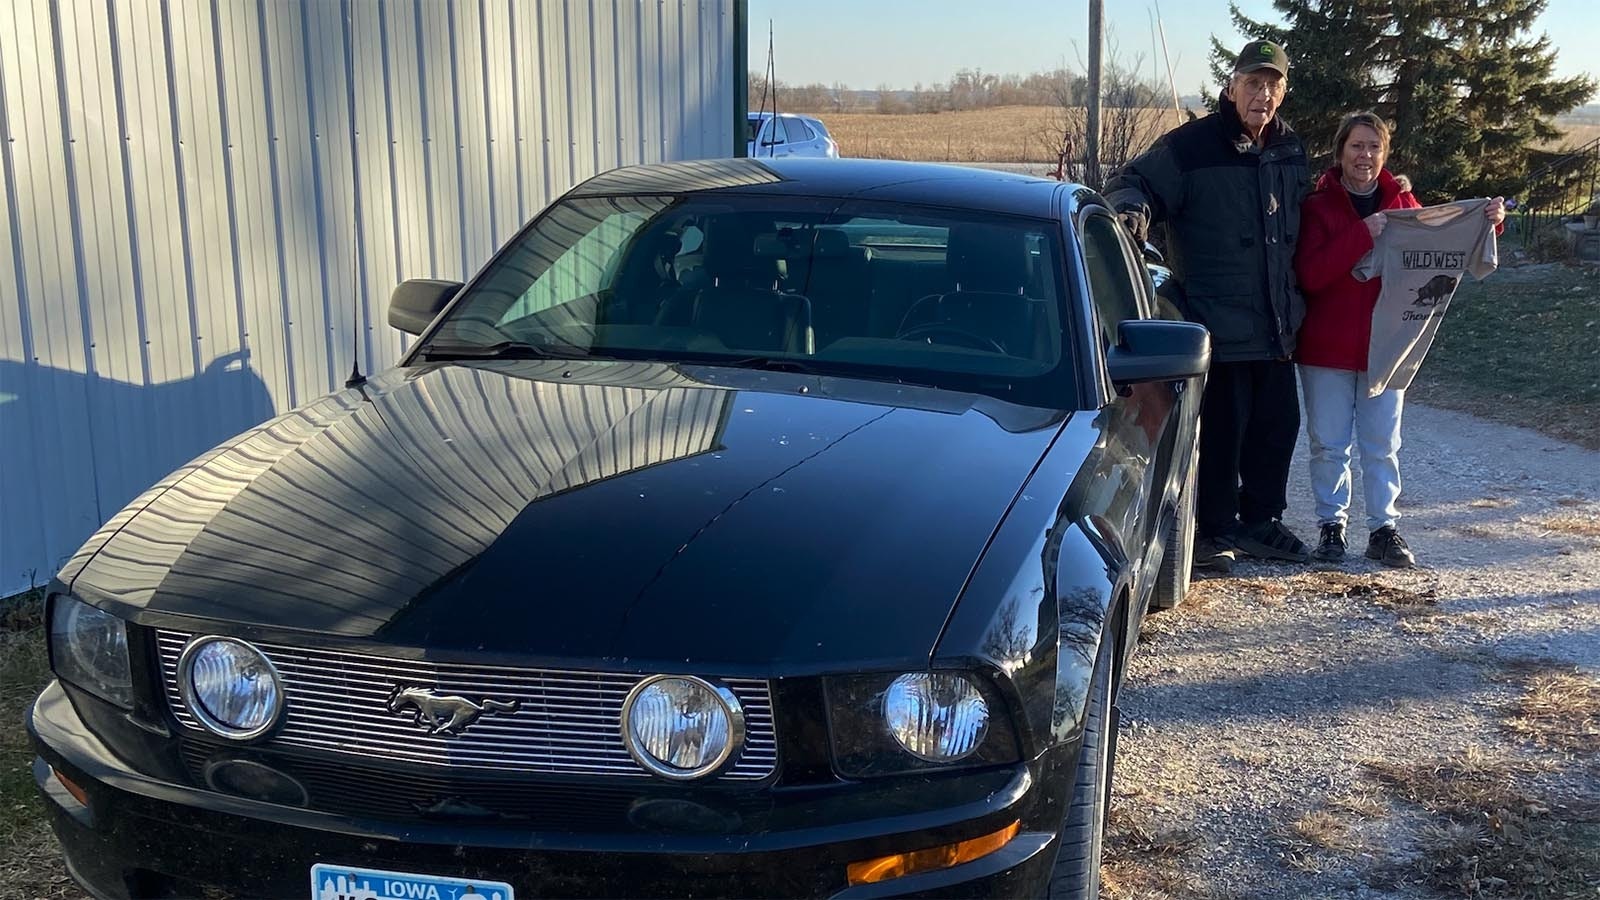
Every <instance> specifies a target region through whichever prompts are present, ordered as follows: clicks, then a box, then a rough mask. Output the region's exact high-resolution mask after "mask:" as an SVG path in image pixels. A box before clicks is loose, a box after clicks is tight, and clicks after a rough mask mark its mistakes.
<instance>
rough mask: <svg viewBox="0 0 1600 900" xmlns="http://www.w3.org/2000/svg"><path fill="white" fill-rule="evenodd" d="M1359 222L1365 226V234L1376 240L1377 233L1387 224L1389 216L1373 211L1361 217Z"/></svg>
mask: <svg viewBox="0 0 1600 900" xmlns="http://www.w3.org/2000/svg"><path fill="white" fill-rule="evenodd" d="M1361 224H1363V225H1365V226H1367V234H1369V235H1371V236H1372V239H1373V240H1377V239H1378V235H1380V234H1383V226H1385V225H1387V224H1389V217H1388V216H1386V215H1384V214H1383V213H1381V212H1380V213H1373V214H1372V215H1370V216H1367V217H1366V218H1365V219H1362V220H1361Z"/></svg>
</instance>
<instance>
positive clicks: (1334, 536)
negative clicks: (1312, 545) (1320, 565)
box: [1311, 522, 1347, 562]
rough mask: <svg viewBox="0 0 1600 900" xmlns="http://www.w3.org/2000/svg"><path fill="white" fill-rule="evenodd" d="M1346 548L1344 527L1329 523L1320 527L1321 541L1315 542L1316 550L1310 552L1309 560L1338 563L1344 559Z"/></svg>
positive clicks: (1336, 523)
mask: <svg viewBox="0 0 1600 900" xmlns="http://www.w3.org/2000/svg"><path fill="white" fill-rule="evenodd" d="M1346 546H1347V545H1346V544H1345V540H1344V525H1342V524H1340V523H1338V522H1329V523H1327V524H1325V525H1323V526H1322V539H1321V540H1320V541H1318V542H1317V549H1315V550H1313V551H1311V558H1312V559H1314V560H1316V561H1317V562H1338V561H1339V560H1341V559H1344V551H1345V548H1346Z"/></svg>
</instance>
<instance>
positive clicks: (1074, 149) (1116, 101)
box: [1039, 39, 1170, 190]
mask: <svg viewBox="0 0 1600 900" xmlns="http://www.w3.org/2000/svg"><path fill="white" fill-rule="evenodd" d="M1106 43H1107V51H1108V52H1107V55H1106V64H1105V70H1104V74H1103V75H1102V76H1101V80H1100V88H1101V100H1100V103H1101V112H1100V164H1099V166H1098V168H1097V170H1096V171H1092V172H1091V171H1089V166H1088V161H1087V159H1086V156H1087V154H1086V152H1085V150H1086V144H1087V133H1088V125H1087V121H1086V120H1087V111H1086V110H1085V108H1084V105H1085V101H1086V100H1087V99H1088V98H1087V96H1086V90H1087V88H1086V87H1085V86H1084V83H1083V82H1082V80H1080V79H1077V78H1071V79H1060V80H1058V81H1057V82H1056V83H1055V84H1054V85H1053V94H1054V96H1053V97H1052V101H1053V102H1052V104H1051V105H1052V106H1054V107H1055V112H1054V114H1053V115H1052V116H1051V117H1050V120H1049V122H1048V123H1047V124H1046V125H1045V126H1044V128H1043V129H1042V131H1041V133H1040V135H1039V140H1040V141H1041V143H1043V145H1044V147H1045V148H1046V151H1047V152H1048V153H1049V154H1050V156H1051V157H1052V158H1054V159H1055V160H1056V161H1057V168H1056V172H1055V175H1056V177H1058V178H1064V179H1067V180H1071V181H1078V182H1081V183H1083V184H1086V185H1088V186H1089V187H1092V188H1095V189H1096V190H1098V189H1099V188H1100V187H1102V186H1103V185H1104V184H1105V182H1106V179H1108V178H1110V177H1111V175H1112V174H1114V173H1115V172H1116V171H1117V170H1118V169H1121V168H1122V167H1123V166H1125V165H1127V163H1128V161H1129V160H1131V159H1133V158H1134V157H1135V156H1137V155H1139V154H1140V153H1142V152H1144V150H1145V148H1147V147H1149V146H1150V144H1152V143H1154V141H1155V139H1156V138H1158V137H1160V136H1161V134H1162V133H1163V132H1164V131H1165V130H1166V128H1167V127H1168V123H1169V119H1170V117H1169V116H1168V115H1166V114H1165V113H1164V111H1163V110H1162V109H1161V108H1160V104H1161V90H1160V87H1159V86H1158V85H1156V84H1154V83H1152V82H1151V81H1149V80H1148V79H1147V78H1144V77H1142V76H1141V75H1140V74H1139V72H1140V70H1141V68H1142V67H1143V65H1144V57H1143V56H1137V55H1136V56H1134V57H1133V58H1132V60H1124V58H1123V57H1122V55H1121V54H1120V53H1119V52H1118V50H1117V45H1116V42H1115V41H1113V40H1110V39H1108V40H1107V42H1106Z"/></svg>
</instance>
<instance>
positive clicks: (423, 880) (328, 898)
mask: <svg viewBox="0 0 1600 900" xmlns="http://www.w3.org/2000/svg"><path fill="white" fill-rule="evenodd" d="M311 900H516V898H515V897H514V896H513V895H512V891H511V885H509V884H506V883H505V882H503V881H483V880H481V879H470V878H446V877H444V876H442V875H418V874H416V873H415V872H385V871H383V870H381V869H362V868H359V867H356V866H330V865H328V864H326V863H317V864H316V865H314V866H312V867H311Z"/></svg>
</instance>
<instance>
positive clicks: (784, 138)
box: [773, 117, 794, 144]
mask: <svg viewBox="0 0 1600 900" xmlns="http://www.w3.org/2000/svg"><path fill="white" fill-rule="evenodd" d="M774 134H775V135H776V136H775V137H774V138H773V140H774V141H776V142H778V143H780V144H784V143H788V142H789V141H791V140H793V139H794V138H793V137H791V136H790V134H789V120H788V119H785V118H782V117H780V118H778V119H777V128H775V129H774Z"/></svg>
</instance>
